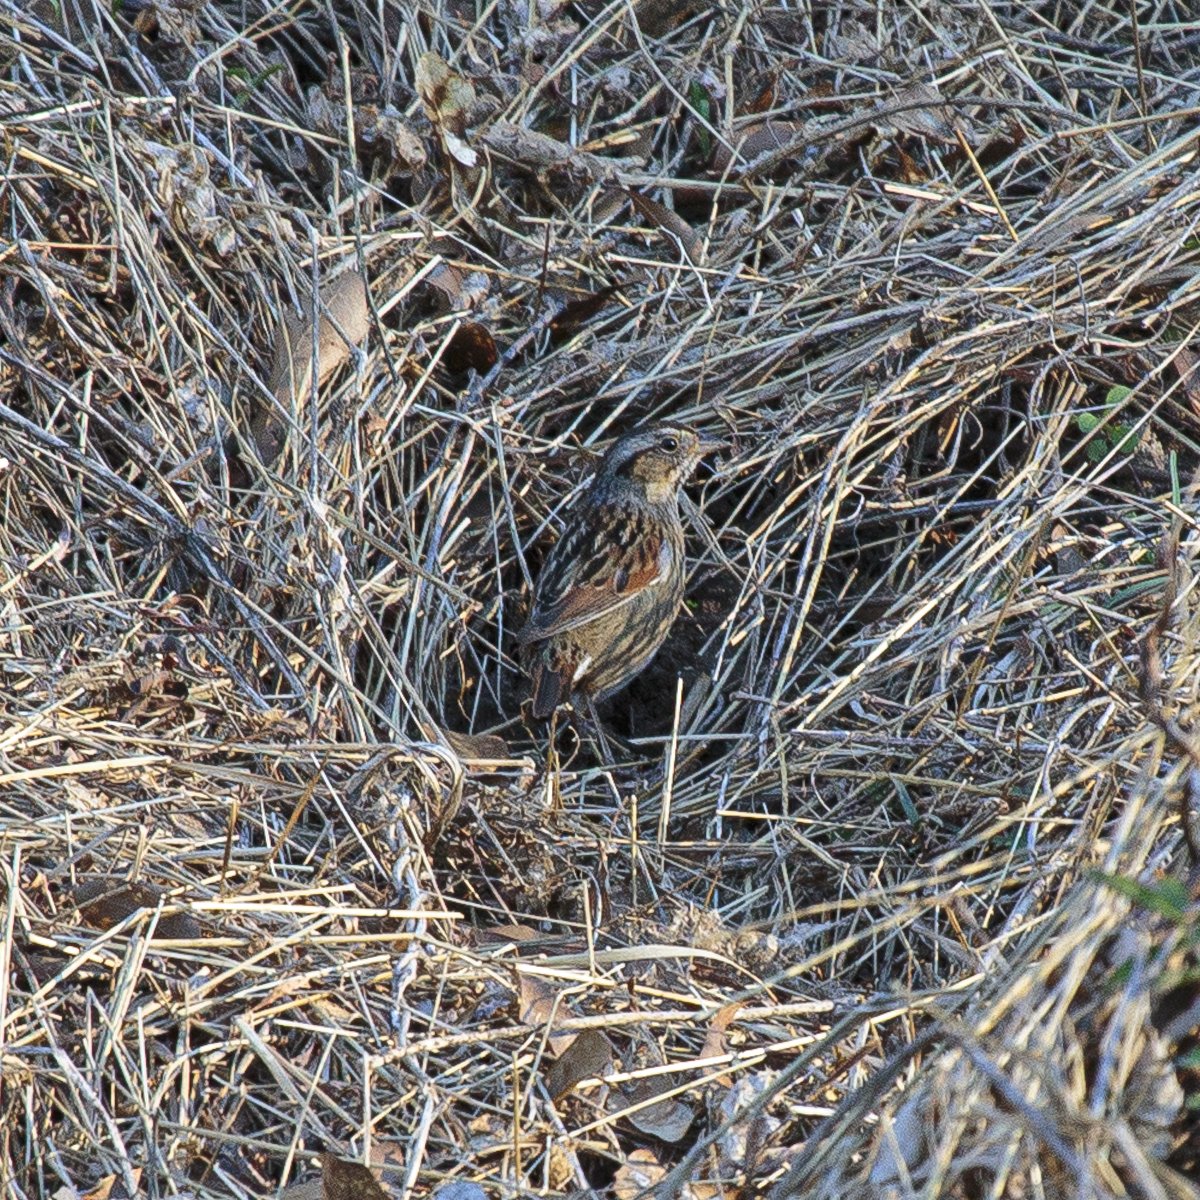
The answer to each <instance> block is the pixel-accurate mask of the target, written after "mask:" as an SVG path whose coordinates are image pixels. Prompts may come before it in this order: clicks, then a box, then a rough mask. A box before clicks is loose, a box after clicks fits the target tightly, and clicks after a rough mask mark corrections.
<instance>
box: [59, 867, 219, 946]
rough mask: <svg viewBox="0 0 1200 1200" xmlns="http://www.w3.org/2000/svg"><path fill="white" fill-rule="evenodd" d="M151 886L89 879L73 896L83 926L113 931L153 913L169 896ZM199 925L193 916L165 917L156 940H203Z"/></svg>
mask: <svg viewBox="0 0 1200 1200" xmlns="http://www.w3.org/2000/svg"><path fill="white" fill-rule="evenodd" d="M166 894H167V893H166V890H165V889H164V888H160V887H156V886H155V885H154V884H152V883H125V882H123V881H118V880H114V879H107V878H101V879H87V880H84V882H82V883H81V884H79V886H78V887H76V888H75V890H74V891H73V892H72V893H71V899H72V900H74V902H75V904H76V905H77V907H78V908H79V915H80V917H81V918H82V919H83V921H84V923H85V924H87V925H90V926H92V927H94V928H96V929H111V928H112V927H113V926H114V925H119V924H120V923H121V922H122V921H124V920H125V918H126V917H128V916H131V915H132V914H133V913H136V912H140V911H153V910H154V909H155V908H157V907H158V903H159V901H160V900H161V899H162V898H163V897H164V896H166ZM202 933H203V930H202V929H201V928H200V922H199V921H197V920H196V918H195V917H193V916H192V915H191V914H190V913H164V914H163V915H162V916H161V917H160V918H159V920H158V923H157V924H156V925H155V926H154V934H153V936H154V937H155V938H164V939H166V938H169V939H171V940H172V941H175V940H179V941H190V940H192V939H195V938H198V937H200V936H202Z"/></svg>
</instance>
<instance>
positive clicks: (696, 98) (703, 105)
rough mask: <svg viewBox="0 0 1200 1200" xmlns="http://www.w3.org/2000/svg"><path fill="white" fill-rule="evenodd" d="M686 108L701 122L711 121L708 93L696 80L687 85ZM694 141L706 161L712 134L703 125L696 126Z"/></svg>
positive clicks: (710, 148)
mask: <svg viewBox="0 0 1200 1200" xmlns="http://www.w3.org/2000/svg"><path fill="white" fill-rule="evenodd" d="M687 98H688V106H689V107H690V108H691V109H692V111H693V112H694V113H695V114H696V115H697V116H698V117H699V118H700V119H701V120H702V121H709V122H711V121H712V100H711V99H710V98H709V95H708V91H707V90H706V88H705V87H704V84H702V83H701V82H700V81H699V80H698V79H693V80H692V82H691V83H689V84H688V94H687ZM696 141H697V143H698V145H699V146H700V155H701V157H702V158H703V159H704V160H705V162H707V161H708V159H709V157H710V156H711V154H712V134H710V133H709V132H708V130H707V128H705V126H703V125H697V126H696Z"/></svg>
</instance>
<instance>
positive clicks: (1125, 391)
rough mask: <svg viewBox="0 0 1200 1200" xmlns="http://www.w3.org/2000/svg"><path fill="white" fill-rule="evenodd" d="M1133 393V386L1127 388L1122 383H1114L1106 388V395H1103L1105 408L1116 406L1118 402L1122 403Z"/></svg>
mask: <svg viewBox="0 0 1200 1200" xmlns="http://www.w3.org/2000/svg"><path fill="white" fill-rule="evenodd" d="M1132 395H1133V388H1127V387H1125V385H1124V384H1121V383H1114V384H1113V385H1112V387H1110V388H1109V389H1108V393H1107V395H1106V396H1105V397H1104V407H1105V408H1116V407H1117V405H1118V404H1124V403H1125V401H1126V400H1128V399H1129V397H1130V396H1132Z"/></svg>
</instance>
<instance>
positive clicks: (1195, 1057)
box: [1175, 1046, 1200, 1067]
mask: <svg viewBox="0 0 1200 1200" xmlns="http://www.w3.org/2000/svg"><path fill="white" fill-rule="evenodd" d="M1175 1065H1176V1066H1177V1067H1200V1046H1194V1047H1193V1048H1192V1049H1191V1050H1189V1051H1188V1052H1187V1053H1186V1054H1181V1055H1180V1056H1179V1057H1178V1058H1177V1059H1176V1060H1175Z"/></svg>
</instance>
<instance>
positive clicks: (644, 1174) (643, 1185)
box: [612, 1149, 667, 1200]
mask: <svg viewBox="0 0 1200 1200" xmlns="http://www.w3.org/2000/svg"><path fill="white" fill-rule="evenodd" d="M666 1173H667V1169H666V1167H664V1166H663V1165H662V1164H661V1163H660V1162H659V1161H658V1159H657V1158H656V1157H655V1155H654V1152H653V1151H651V1150H645V1149H639V1150H634V1151H632V1152H631V1153H630V1155H629V1157H628V1158H627V1159H626V1160H625V1161H624V1162H623V1163H622V1164H621V1166H620V1167H619V1168H618V1169H617V1173H616V1174H615V1175H614V1176H613V1181H612V1192H613V1196H614V1197H615V1198H616V1200H637V1197H638V1196H643V1195H646V1194H647V1193H649V1191H650V1189H651V1188H653V1187H654V1186H655V1184H657V1183H659V1182H661V1181H662V1179H663V1177H664V1176H665V1175H666Z"/></svg>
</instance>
